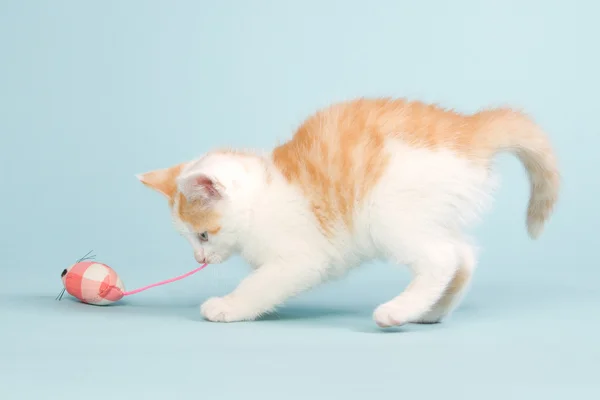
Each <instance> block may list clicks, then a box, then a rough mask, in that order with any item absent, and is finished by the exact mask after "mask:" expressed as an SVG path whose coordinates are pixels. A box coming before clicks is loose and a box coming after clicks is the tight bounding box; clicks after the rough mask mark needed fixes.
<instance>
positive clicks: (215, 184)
mask: <svg viewBox="0 0 600 400" xmlns="http://www.w3.org/2000/svg"><path fill="white" fill-rule="evenodd" d="M137 177H138V179H139V180H140V181H141V182H142V183H143V184H144V185H146V186H147V187H150V188H152V189H153V190H155V191H157V192H159V193H161V194H162V195H164V196H165V197H166V198H167V200H168V204H169V207H170V209H171V216H172V219H173V222H174V224H175V227H176V229H177V230H178V231H179V233H180V234H181V235H182V236H184V237H185V238H186V239H187V240H188V241H189V243H190V244H191V246H192V248H193V251H194V257H195V258H196V260H197V261H198V262H199V263H205V262H206V263H209V264H218V263H221V262H223V261H225V260H226V259H227V258H229V257H230V256H231V255H232V254H233V253H234V252H235V249H236V245H237V236H238V235H237V231H238V226H236V224H235V219H234V218H231V216H233V215H234V214H235V212H234V210H233V206H232V203H231V201H229V200H230V199H229V198H228V193H227V190H226V188H225V186H224V185H223V184H222V183H221V182H219V180H217V179H216V178H215V177H214V176H210V175H208V174H207V173H206V172H203V171H198V170H193V169H192V170H190V169H189V168H186V164H185V163H184V164H179V165H175V166H173V167H170V168H165V169H159V170H154V171H150V172H147V173H144V174H140V175H138V176H137Z"/></svg>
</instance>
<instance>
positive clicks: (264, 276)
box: [175, 140, 494, 326]
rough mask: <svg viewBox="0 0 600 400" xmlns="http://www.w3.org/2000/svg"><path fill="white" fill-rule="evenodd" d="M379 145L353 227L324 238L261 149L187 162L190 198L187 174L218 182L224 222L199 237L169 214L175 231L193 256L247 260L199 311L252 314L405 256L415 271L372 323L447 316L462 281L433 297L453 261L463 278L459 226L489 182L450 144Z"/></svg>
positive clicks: (478, 206)
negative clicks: (240, 273)
mask: <svg viewBox="0 0 600 400" xmlns="http://www.w3.org/2000/svg"><path fill="white" fill-rule="evenodd" d="M386 151H388V152H389V154H390V155H391V162H390V164H389V166H388V168H387V170H386V172H385V174H384V175H383V177H382V179H381V180H380V181H379V182H378V183H377V185H376V186H375V187H374V190H373V191H372V192H371V193H370V195H369V196H368V198H367V199H366V200H365V201H364V202H363V203H362V205H361V206H360V207H359V208H358V209H357V210H356V212H355V215H354V229H353V231H352V232H350V231H348V230H347V229H346V228H345V227H344V226H343V225H342V224H341V223H340V225H338V226H337V227H336V230H335V234H334V235H333V236H332V237H327V236H325V235H323V234H322V233H321V231H320V229H319V225H318V223H317V220H316V218H315V216H314V215H313V214H312V212H311V206H310V204H309V201H308V200H307V199H306V198H305V197H304V196H303V194H302V193H301V191H300V188H298V187H295V186H292V185H290V184H288V183H287V182H286V181H285V179H284V178H283V176H282V175H281V174H280V172H279V171H278V170H277V168H275V167H274V166H273V165H272V164H271V162H270V161H269V158H268V157H264V159H257V158H253V157H244V156H240V155H234V154H222V153H214V154H208V155H206V156H204V157H202V158H201V159H199V160H198V161H195V162H193V163H190V164H189V165H188V166H187V167H186V168H185V170H184V171H183V172H182V174H181V177H180V179H179V188H180V190H181V191H182V193H183V194H184V195H186V196H188V195H189V196H193V195H194V190H195V189H194V188H193V185H192V184H190V182H192V181H193V178H194V177H197V176H199V175H205V176H209V177H212V178H213V179H215V180H217V181H218V182H220V184H221V190H222V195H223V196H222V199H221V200H219V201H216V202H215V203H214V206H215V207H217V209H218V211H219V213H220V214H221V215H222V218H223V219H222V228H221V231H220V232H219V233H218V234H217V235H215V236H214V237H210V238H209V240H208V242H206V243H202V242H200V241H199V240H198V238H197V232H193V231H192V230H191V228H190V227H189V226H185V224H182V223H181V221H177V220H176V221H175V222H176V223H177V224H178V228H179V230H180V231H181V232H182V233H183V234H184V236H186V238H187V239H188V240H189V241H190V243H191V244H192V246H193V248H194V253H195V254H196V256H197V257H199V258H205V259H207V260H208V261H209V262H211V263H218V262H223V261H225V260H226V259H227V258H228V257H229V256H230V255H232V254H234V253H239V254H241V256H242V257H243V258H244V259H245V260H246V261H247V262H248V263H249V264H250V265H252V266H253V267H254V271H253V273H251V274H250V275H249V276H248V277H247V278H246V279H245V280H243V281H242V282H241V283H240V285H239V286H238V287H237V288H236V289H235V290H234V291H233V292H232V293H230V294H228V295H226V296H225V297H220V298H211V299H209V300H207V301H206V302H205V303H204V304H203V305H202V307H201V312H202V314H203V316H204V317H205V318H206V319H208V320H211V321H224V322H232V321H241V320H252V319H255V318H257V317H258V316H260V315H262V314H265V313H268V312H270V311H272V310H274V308H275V307H277V306H278V305H280V304H282V303H283V302H285V300H287V299H289V298H290V297H292V296H294V295H296V294H298V293H300V292H303V291H305V290H307V289H309V288H311V287H314V286H315V285H318V284H319V283H321V282H323V281H325V280H326V279H329V278H331V277H334V276H341V275H343V274H344V273H345V272H346V271H347V270H348V269H350V268H352V267H355V266H358V265H360V264H361V263H362V262H364V261H366V260H370V259H374V258H384V259H387V260H389V261H391V262H393V263H395V264H406V265H408V266H409V267H410V269H411V271H412V272H413V273H414V279H413V282H412V283H411V285H409V287H408V288H407V289H406V290H405V291H404V292H402V293H400V294H399V295H398V296H397V297H395V298H394V299H391V300H390V301H389V302H387V303H385V304H382V305H381V306H379V307H378V308H377V309H376V310H375V312H374V319H375V321H376V323H377V324H378V325H380V326H391V325H401V324H404V323H407V322H437V321H439V320H441V319H442V318H443V317H445V316H446V315H448V314H449V313H450V312H451V311H452V309H453V308H454V307H456V305H457V303H458V301H459V300H460V298H461V296H462V295H463V294H464V291H465V289H466V286H467V285H466V284H465V285H464V287H461V288H459V289H457V290H456V293H455V294H454V295H453V298H452V299H449V301H446V302H444V304H442V305H441V306H438V305H436V304H437V303H438V301H440V299H441V298H442V296H443V295H444V291H445V290H446V288H447V286H448V284H449V282H450V281H451V280H452V278H453V277H454V275H455V273H456V272H457V271H458V270H459V269H461V270H462V271H466V272H467V276H469V275H470V273H471V271H472V270H473V268H474V266H475V253H474V249H473V247H472V246H471V245H470V243H469V240H468V239H467V237H466V236H465V234H464V230H465V229H466V228H467V227H468V226H469V225H470V224H471V223H473V222H475V221H476V220H477V218H478V216H479V215H480V214H481V212H482V211H483V210H484V209H485V207H487V206H488V205H489V203H490V201H489V200H490V194H491V193H492V191H493V188H494V185H493V182H494V180H493V179H492V177H491V176H490V174H489V171H488V170H487V169H486V168H485V167H483V166H481V165H479V164H475V163H472V162H469V161H468V160H466V159H464V158H460V157H458V156H457V155H455V154H454V153H452V152H450V151H432V150H428V149H416V148H414V147H409V146H407V145H405V144H403V143H402V142H400V141H399V140H390V141H389V142H388V143H387V147H386ZM269 179H270V182H269ZM440 304H441V303H440Z"/></svg>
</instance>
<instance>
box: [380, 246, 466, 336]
mask: <svg viewBox="0 0 600 400" xmlns="http://www.w3.org/2000/svg"><path fill="white" fill-rule="evenodd" d="M413 251H415V253H414V254H413V256H414V257H413V261H412V262H411V263H410V268H411V270H412V272H413V280H412V281H411V282H410V284H409V285H408V287H407V288H406V289H405V290H404V291H403V292H402V293H400V295H398V296H397V297H395V298H394V299H392V300H390V301H389V302H387V303H384V304H382V305H380V306H379V307H377V309H376V310H375V312H374V314H373V318H374V319H375V322H376V323H377V325H379V326H381V327H390V326H394V325H403V324H405V323H408V322H410V321H416V320H419V319H420V318H422V317H423V316H424V315H425V314H426V313H427V312H429V311H430V310H431V309H432V308H433V306H434V305H435V304H436V303H437V302H438V301H439V299H440V298H441V297H442V295H443V294H444V291H445V290H446V287H447V286H448V285H449V284H450V282H451V281H452V278H453V277H454V276H455V274H456V271H457V269H458V265H459V248H458V246H456V245H455V244H454V243H453V242H452V241H448V242H439V241H438V242H432V241H429V242H428V244H427V246H420V248H419V249H418V251H416V249H413Z"/></svg>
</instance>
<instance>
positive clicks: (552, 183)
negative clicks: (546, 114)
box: [477, 109, 560, 239]
mask: <svg viewBox="0 0 600 400" xmlns="http://www.w3.org/2000/svg"><path fill="white" fill-rule="evenodd" d="M477 116H478V117H479V118H481V121H482V122H483V123H482V125H481V128H480V129H479V130H478V131H479V134H478V135H477V142H478V145H479V146H478V147H479V148H484V149H487V152H486V153H487V155H488V156H489V157H493V156H494V155H495V154H496V153H498V152H503V151H506V152H510V153H513V154H515V155H516V156H517V157H518V158H519V160H520V161H521V163H523V165H524V166H525V169H526V170H527V174H528V176H529V182H530V197H529V205H528V208H527V231H528V232H529V236H530V237H531V238H533V239H536V238H537V237H539V235H540V234H541V233H542V231H543V229H544V223H545V222H546V220H547V219H548V218H549V217H550V215H551V214H552V211H553V209H554V206H555V204H556V201H557V199H558V192H559V189H560V173H559V171H558V165H557V160H556V156H555V154H554V151H553V150H552V147H551V145H550V141H549V140H548V137H547V136H546V134H545V133H544V132H543V131H542V129H541V128H540V127H539V126H538V125H537V124H535V123H534V122H533V121H532V120H531V119H530V118H529V117H527V116H526V115H524V114H522V113H520V112H516V111H513V110H505V109H499V110H491V111H483V112H480V113H479V114H477Z"/></svg>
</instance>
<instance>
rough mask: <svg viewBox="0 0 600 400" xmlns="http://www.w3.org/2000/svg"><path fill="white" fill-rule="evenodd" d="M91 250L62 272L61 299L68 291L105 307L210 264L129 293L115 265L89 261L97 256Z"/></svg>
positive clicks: (186, 275) (88, 302)
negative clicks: (113, 267) (115, 269)
mask: <svg viewBox="0 0 600 400" xmlns="http://www.w3.org/2000/svg"><path fill="white" fill-rule="evenodd" d="M90 253H91V252H90ZM90 253H88V254H86V255H85V256H84V257H83V258H80V259H79V260H78V261H77V262H76V263H75V264H73V265H71V266H70V267H68V268H66V269H64V270H63V271H62V273H61V274H60V277H61V279H62V283H63V286H64V288H63V290H62V291H61V292H60V293H59V295H58V296H57V297H56V299H57V300H61V299H62V297H63V295H64V293H65V291H66V292H67V293H69V294H70V295H71V296H73V297H75V298H76V299H78V300H79V301H81V302H83V303H86V304H93V305H97V306H104V305H108V304H112V303H114V302H116V301H119V300H121V299H122V298H123V297H124V296H130V295H132V294H136V293H139V292H142V291H144V290H147V289H150V288H152V287H155V286H160V285H164V284H167V283H171V282H175V281H178V280H180V279H183V278H186V277H188V276H190V275H192V274H195V273H196V272H198V271H200V270H201V269H203V268H204V267H206V266H207V265H208V264H204V265H202V266H200V267H198V268H196V269H194V270H192V271H190V272H188V273H186V274H184V275H181V276H178V277H176V278H171V279H167V280H165V281H161V282H157V283H154V284H152V285H148V286H144V287H142V288H139V289H136V290H132V291H129V292H127V291H125V285H123V282H122V281H121V278H119V276H118V275H117V273H116V272H115V271H114V270H113V269H112V268H111V267H109V266H108V265H106V264H102V263H99V262H95V261H89V260H90V259H92V258H94V256H89V255H90Z"/></svg>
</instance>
